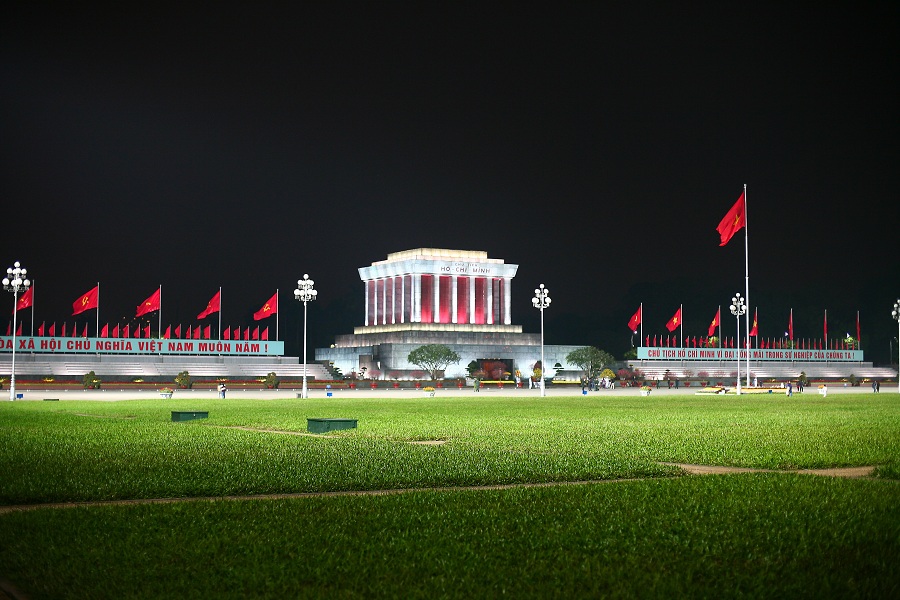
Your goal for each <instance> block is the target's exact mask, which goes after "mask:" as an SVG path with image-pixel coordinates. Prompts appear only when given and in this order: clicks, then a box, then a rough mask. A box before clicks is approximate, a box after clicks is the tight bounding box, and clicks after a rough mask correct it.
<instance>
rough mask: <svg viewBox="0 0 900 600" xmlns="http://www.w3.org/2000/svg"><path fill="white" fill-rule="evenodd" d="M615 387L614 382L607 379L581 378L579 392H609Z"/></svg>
mask: <svg viewBox="0 0 900 600" xmlns="http://www.w3.org/2000/svg"><path fill="white" fill-rule="evenodd" d="M615 387H616V382H615V381H614V380H612V379H610V378H609V377H602V378H599V379H597V378H587V377H582V378H581V391H582V392H585V391H591V392H594V391H597V390H601V389H603V390H611V389H613V388H615Z"/></svg>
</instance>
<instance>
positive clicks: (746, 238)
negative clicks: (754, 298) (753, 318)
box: [738, 183, 750, 387]
mask: <svg viewBox="0 0 900 600" xmlns="http://www.w3.org/2000/svg"><path fill="white" fill-rule="evenodd" d="M744 284H745V286H746V287H745V289H744V297H745V298H746V299H747V312H746V313H745V315H746V316H747V340H748V341H749V340H750V220H749V219H748V218H747V184H746V183H745V184H744ZM738 344H740V345H742V346H744V352H746V353H747V387H750V349H749V348H748V347H747V346H749V344H746V345H745V344H741V340H738ZM738 352H740V350H738Z"/></svg>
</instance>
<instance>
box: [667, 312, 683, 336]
mask: <svg viewBox="0 0 900 600" xmlns="http://www.w3.org/2000/svg"><path fill="white" fill-rule="evenodd" d="M679 325H681V307H680V306H679V307H678V310H676V311H675V314H674V315H673V316H672V318H671V319H669V322H668V323H666V329H668V330H669V331H675V330H676V329H678V326H679Z"/></svg>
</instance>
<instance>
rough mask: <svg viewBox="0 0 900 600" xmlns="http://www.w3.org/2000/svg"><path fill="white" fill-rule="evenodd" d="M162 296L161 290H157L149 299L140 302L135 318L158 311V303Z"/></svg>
mask: <svg viewBox="0 0 900 600" xmlns="http://www.w3.org/2000/svg"><path fill="white" fill-rule="evenodd" d="M161 296H162V288H157V290H156V291H155V292H153V293H152V294H150V297H149V298H147V299H146V300H144V301H143V302H141V303H140V304H139V305H138V307H137V314H136V315H135V317H140V316H143V315H146V314H147V313H149V312H153V311H154V310H159V309H160V302H161Z"/></svg>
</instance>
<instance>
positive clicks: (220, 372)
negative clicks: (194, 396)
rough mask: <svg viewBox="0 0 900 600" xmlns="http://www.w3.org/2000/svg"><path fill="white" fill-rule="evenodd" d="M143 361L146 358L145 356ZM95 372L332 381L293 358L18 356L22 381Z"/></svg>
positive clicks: (113, 376) (122, 376)
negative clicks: (273, 375)
mask: <svg viewBox="0 0 900 600" xmlns="http://www.w3.org/2000/svg"><path fill="white" fill-rule="evenodd" d="M142 358H143V357H142ZM10 363H11V357H9V356H4V357H2V358H0V372H3V370H5V371H6V372H7V373H9V370H10ZM89 371H93V372H94V373H95V374H96V375H97V376H98V377H100V378H103V379H108V380H123V381H124V380H129V379H132V378H135V377H142V378H151V377H152V378H159V377H164V378H174V377H175V375H177V374H178V373H180V372H181V371H188V372H189V373H190V374H191V377H194V378H198V377H227V378H229V379H238V380H240V379H255V378H258V377H264V376H265V375H267V374H268V373H273V372H274V373H275V374H276V375H278V377H282V378H284V377H297V378H302V377H303V375H304V373H305V374H306V376H307V377H312V378H314V379H321V380H329V379H331V375H330V374H329V372H328V370H327V369H326V368H325V367H324V366H323V365H321V364H318V363H310V364H306V365H303V364H300V363H299V362H297V359H296V358H294V359H293V360H291V359H290V358H275V359H272V358H264V359H258V358H254V359H252V360H249V359H244V360H229V359H225V360H223V359H222V358H221V357H213V358H210V357H198V356H184V357H168V356H167V357H165V358H164V359H162V360H160V359H158V358H156V357H146V358H144V360H136V359H135V357H133V356H109V355H101V356H89V357H81V356H73V355H64V356H63V355H57V356H53V357H50V359H49V360H48V358H47V357H45V356H41V355H18V354H17V356H16V376H17V377H22V378H35V379H37V378H42V377H59V378H80V377H82V376H83V375H84V374H85V373H87V372H89Z"/></svg>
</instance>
